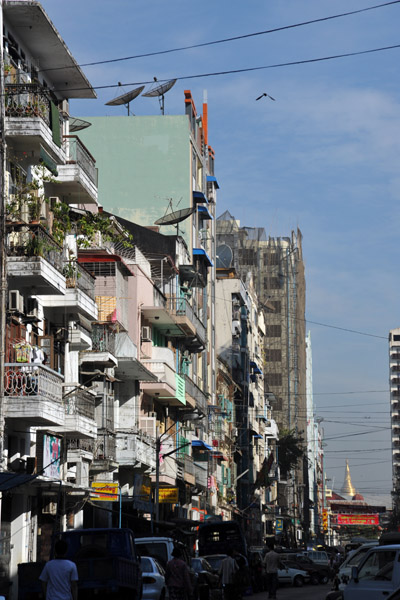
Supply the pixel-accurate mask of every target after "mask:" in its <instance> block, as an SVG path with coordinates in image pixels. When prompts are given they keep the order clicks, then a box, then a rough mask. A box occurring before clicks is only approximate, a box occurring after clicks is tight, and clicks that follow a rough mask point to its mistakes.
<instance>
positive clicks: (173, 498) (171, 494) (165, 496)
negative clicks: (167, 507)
mask: <svg viewBox="0 0 400 600" xmlns="http://www.w3.org/2000/svg"><path fill="white" fill-rule="evenodd" d="M158 501H159V502H160V503H161V502H165V503H168V504H177V503H178V502H179V492H178V488H160V489H159V491H158Z"/></svg>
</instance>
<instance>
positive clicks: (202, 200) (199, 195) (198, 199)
mask: <svg viewBox="0 0 400 600" xmlns="http://www.w3.org/2000/svg"><path fill="white" fill-rule="evenodd" d="M193 202H194V204H197V203H199V204H208V200H207V198H206V197H205V195H204V194H203V192H193Z"/></svg>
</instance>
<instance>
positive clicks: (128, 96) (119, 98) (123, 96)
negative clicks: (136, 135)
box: [106, 85, 144, 116]
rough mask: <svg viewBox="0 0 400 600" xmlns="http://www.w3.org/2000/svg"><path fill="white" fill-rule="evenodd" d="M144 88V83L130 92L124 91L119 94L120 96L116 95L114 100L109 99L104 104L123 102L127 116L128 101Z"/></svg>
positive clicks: (110, 104)
mask: <svg viewBox="0 0 400 600" xmlns="http://www.w3.org/2000/svg"><path fill="white" fill-rule="evenodd" d="M143 90H144V85H142V86H141V87H138V88H135V89H134V90H131V91H130V92H126V93H125V94H121V96H117V98H114V100H110V101H109V102H106V106H120V105H121V104H125V105H126V106H127V108H128V116H129V103H130V102H132V100H134V99H135V98H137V96H139V94H141V93H142V92H143Z"/></svg>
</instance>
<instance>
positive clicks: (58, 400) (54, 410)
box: [4, 363, 65, 427]
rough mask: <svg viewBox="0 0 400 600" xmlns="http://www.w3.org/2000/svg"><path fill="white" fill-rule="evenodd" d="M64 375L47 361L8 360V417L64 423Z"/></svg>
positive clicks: (30, 423) (36, 422)
mask: <svg viewBox="0 0 400 600" xmlns="http://www.w3.org/2000/svg"><path fill="white" fill-rule="evenodd" d="M63 379H64V377H63V376H62V375H60V374H59V373H56V371H53V370H52V369H49V368H48V367H46V366H45V365H40V364H32V363H6V365H5V384H4V386H5V390H4V393H5V396H6V402H5V417H6V418H7V419H20V420H21V421H25V422H26V423H27V424H28V426H29V427H35V426H43V425H53V426H57V425H64V421H65V411H64V404H63V399H62V382H63Z"/></svg>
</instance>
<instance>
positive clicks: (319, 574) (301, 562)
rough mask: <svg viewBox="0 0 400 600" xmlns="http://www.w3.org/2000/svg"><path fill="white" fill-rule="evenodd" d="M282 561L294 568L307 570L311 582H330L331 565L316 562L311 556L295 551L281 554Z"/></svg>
mask: <svg viewBox="0 0 400 600" xmlns="http://www.w3.org/2000/svg"><path fill="white" fill-rule="evenodd" d="M280 557H281V560H282V562H284V563H285V564H287V565H288V566H289V567H292V568H294V569H300V570H302V571H306V572H307V573H308V574H309V576H310V582H311V583H312V584H314V585H316V584H318V583H328V580H329V567H327V566H325V565H320V564H317V563H315V562H314V561H313V560H311V558H309V557H308V556H305V555H304V554H301V553H298V552H293V553H286V552H283V553H282V554H280Z"/></svg>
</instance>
